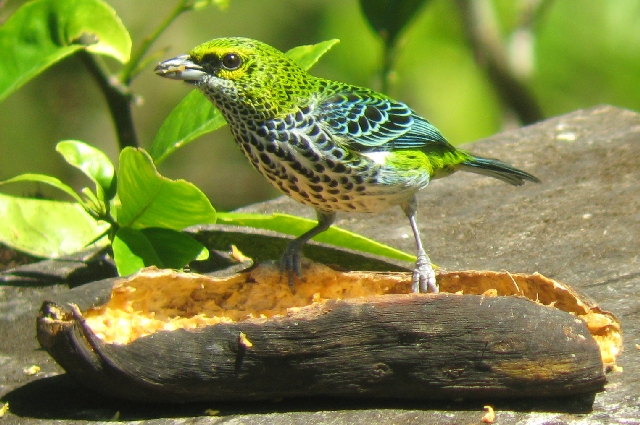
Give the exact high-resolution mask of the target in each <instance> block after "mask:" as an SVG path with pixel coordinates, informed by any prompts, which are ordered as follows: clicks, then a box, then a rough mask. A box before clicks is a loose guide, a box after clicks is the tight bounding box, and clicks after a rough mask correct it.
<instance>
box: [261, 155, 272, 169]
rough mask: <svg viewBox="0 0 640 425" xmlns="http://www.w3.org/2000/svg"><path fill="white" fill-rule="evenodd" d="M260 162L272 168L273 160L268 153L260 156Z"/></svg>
mask: <svg viewBox="0 0 640 425" xmlns="http://www.w3.org/2000/svg"><path fill="white" fill-rule="evenodd" d="M260 160H261V161H262V163H263V164H264V165H266V166H269V167H272V166H273V163H272V162H271V158H269V155H267V154H266V153H264V152H262V153H261V154H260Z"/></svg>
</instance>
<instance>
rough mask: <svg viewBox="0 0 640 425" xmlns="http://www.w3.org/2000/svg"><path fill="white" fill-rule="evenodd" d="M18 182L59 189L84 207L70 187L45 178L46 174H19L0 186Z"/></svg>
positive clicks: (51, 178)
mask: <svg viewBox="0 0 640 425" xmlns="http://www.w3.org/2000/svg"><path fill="white" fill-rule="evenodd" d="M18 182H34V183H44V184H48V185H49V186H53V187H55V188H56V189H60V190H61V191H63V192H64V193H66V194H67V195H69V196H71V197H72V198H73V199H75V200H76V201H77V202H78V203H79V204H80V205H84V201H83V200H82V198H81V197H80V195H78V194H77V193H76V192H75V191H74V190H73V189H71V187H69V186H67V185H66V184H64V183H62V182H61V181H60V180H59V179H57V178H55V177H52V176H47V175H46V174H37V173H25V174H20V175H19V176H15V177H12V178H10V179H7V180H5V181H2V182H0V185H3V184H6V183H18Z"/></svg>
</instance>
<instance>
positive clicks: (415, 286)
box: [411, 251, 439, 294]
mask: <svg viewBox="0 0 640 425" xmlns="http://www.w3.org/2000/svg"><path fill="white" fill-rule="evenodd" d="M411 290H412V291H413V292H415V293H418V292H433V293H434V294H437V293H438V292H439V290H438V285H437V284H436V272H435V271H434V270H433V267H432V266H431V260H430V259H429V256H428V255H427V254H426V253H425V252H424V251H422V252H418V259H417V260H416V268H415V270H413V283H412V285H411Z"/></svg>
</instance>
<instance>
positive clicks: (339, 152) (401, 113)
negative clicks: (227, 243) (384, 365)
mask: <svg viewBox="0 0 640 425" xmlns="http://www.w3.org/2000/svg"><path fill="white" fill-rule="evenodd" d="M155 72H156V73H157V74H158V75H160V76H162V77H167V78H171V79H175V80H183V81H186V82H187V83H189V84H191V85H193V86H195V87H197V88H198V89H199V90H200V91H201V92H202V93H204V95H205V96H206V97H207V98H208V99H209V100H210V101H211V102H212V103H213V104H214V105H215V106H216V107H217V108H218V109H220V112H222V115H223V116H224V118H225V119H226V121H227V123H228V124H229V127H230V129H231V132H232V133H233V136H234V138H235V140H236V142H237V143H238V145H239V146H240V149H242V151H243V152H244V154H245V156H246V157H247V158H248V159H249V161H251V163H252V164H253V166H254V167H255V168H256V169H257V170H258V171H259V172H260V173H261V174H262V175H263V176H265V177H266V178H267V179H269V181H270V182H271V183H272V184H273V185H274V186H275V187H276V188H278V189H279V190H281V191H282V192H284V193H285V194H287V195H289V196H290V197H291V198H293V199H295V200H296V201H298V202H301V203H303V204H305V205H309V206H310V207H313V208H314V209H315V210H316V214H317V217H318V224H317V225H316V226H315V227H313V228H312V229H311V230H309V231H308V232H306V233H304V234H303V235H301V236H299V237H298V238H296V239H294V240H293V241H291V242H290V243H289V244H288V245H287V248H286V249H285V251H284V254H283V255H282V258H281V259H280V268H281V271H282V272H283V273H286V274H287V275H288V279H289V285H291V287H292V289H293V285H294V282H295V276H298V277H299V276H301V267H300V261H301V257H302V247H303V245H304V244H305V243H306V242H308V241H309V240H310V239H311V238H313V237H314V236H316V235H317V234H319V233H321V232H324V231H325V230H327V229H328V228H329V227H330V226H331V225H332V224H333V222H334V221H335V218H336V213H337V212H338V211H346V212H364V213H376V212H381V211H384V210H386V209H387V208H389V207H391V206H394V205H399V206H400V207H401V208H402V210H403V211H404V213H405V214H406V216H407V217H408V218H409V223H410V224H411V229H412V230H413V235H414V237H415V243H416V246H417V261H416V266H415V270H414V272H413V291H414V292H428V291H431V292H438V286H437V284H436V278H435V272H434V270H433V267H432V265H431V261H430V259H429V257H428V256H427V253H426V252H425V250H424V248H423V245H422V242H421V240H420V233H419V231H418V225H417V223H416V212H417V209H418V205H417V201H416V192H418V191H419V190H420V189H423V188H425V187H426V186H427V185H428V184H429V182H430V181H431V180H433V179H436V178H440V177H445V176H448V175H449V174H451V173H453V172H455V171H457V170H464V171H471V172H473V173H478V174H485V175H488V176H491V177H494V178H497V179H500V180H502V181H505V182H507V183H510V184H512V185H516V186H519V185H522V184H523V183H524V181H525V180H529V181H532V182H539V180H538V179H537V178H536V177H534V176H532V175H531V174H529V173H526V172H524V171H521V170H518V169H516V168H514V167H512V166H511V165H509V164H506V163H504V162H501V161H497V160H495V159H487V158H481V157H478V156H474V155H472V154H470V153H469V152H465V151H463V150H461V149H456V148H455V147H453V146H452V145H451V144H449V142H447V140H446V139H445V138H444V136H442V134H440V132H439V131H438V129H436V128H435V127H434V126H433V125H431V123H429V121H427V120H426V119H424V118H422V117H421V116H419V115H418V114H416V113H415V112H414V111H413V110H412V109H411V108H410V107H409V106H407V105H406V104H404V103H402V102H399V101H397V100H394V99H392V98H390V97H388V96H386V95H384V94H381V93H377V92H375V91H373V90H370V89H367V88H363V87H357V86H353V85H350V84H345V83H341V82H336V81H330V80H326V79H323V78H319V77H314V76H312V75H310V74H308V73H307V72H306V71H305V70H303V69H302V68H301V67H300V66H298V65H297V64H296V63H295V62H294V61H293V60H291V59H290V58H289V57H287V55H285V54H284V53H282V52H281V51H279V50H277V49H275V48H274V47H271V46H269V45H268V44H265V43H262V42H260V41H256V40H251V39H247V38H240V37H231V38H219V39H214V40H211V41H209V42H207V43H204V44H201V45H199V46H197V47H195V48H194V49H193V50H191V52H190V53H189V54H186V55H182V56H178V57H176V58H173V59H169V60H167V61H164V62H162V63H160V64H159V65H158V66H157V67H156V69H155Z"/></svg>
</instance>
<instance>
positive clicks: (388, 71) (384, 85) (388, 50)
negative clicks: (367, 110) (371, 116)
mask: <svg viewBox="0 0 640 425" xmlns="http://www.w3.org/2000/svg"><path fill="white" fill-rule="evenodd" d="M395 52H396V49H395V45H391V44H388V43H387V42H386V40H384V47H383V52H382V55H383V56H382V75H381V82H380V91H381V92H382V93H384V94H386V95H391V93H389V89H390V88H391V80H392V78H393V77H392V73H393V65H394V62H395V57H396V55H395Z"/></svg>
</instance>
